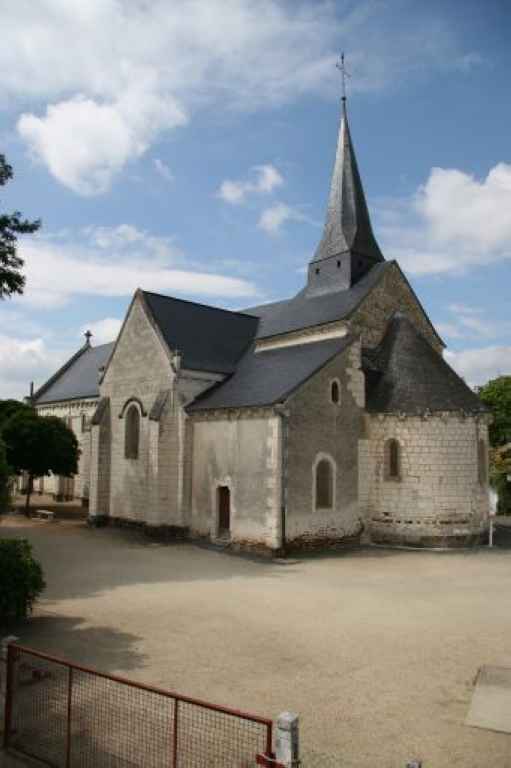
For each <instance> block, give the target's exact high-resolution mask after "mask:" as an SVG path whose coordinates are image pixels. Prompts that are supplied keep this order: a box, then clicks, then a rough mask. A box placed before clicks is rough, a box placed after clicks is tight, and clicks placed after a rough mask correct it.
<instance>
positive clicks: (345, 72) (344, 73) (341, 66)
mask: <svg viewBox="0 0 511 768" xmlns="http://www.w3.org/2000/svg"><path fill="white" fill-rule="evenodd" d="M335 66H336V67H337V69H338V70H339V72H340V73H341V78H342V80H341V82H342V101H343V103H346V78H347V77H351V75H350V73H349V72H348V70H347V69H346V66H345V64H344V51H343V52H342V53H341V58H340V61H338V62H337V63H336V65H335Z"/></svg>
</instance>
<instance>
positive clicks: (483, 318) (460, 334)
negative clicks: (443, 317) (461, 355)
mask: <svg viewBox="0 0 511 768" xmlns="http://www.w3.org/2000/svg"><path fill="white" fill-rule="evenodd" d="M448 312H449V321H448V322H444V323H442V322H440V323H437V326H436V327H437V330H438V332H439V333H440V335H441V336H444V337H445V338H449V339H472V340H473V339H476V340H478V339H498V338H501V337H504V336H506V335H507V334H508V333H510V332H511V323H509V322H502V321H501V320H499V321H494V320H491V319H490V318H488V313H487V311H485V310H483V309H482V308H481V307H473V306H469V305H467V304H449V306H448Z"/></svg>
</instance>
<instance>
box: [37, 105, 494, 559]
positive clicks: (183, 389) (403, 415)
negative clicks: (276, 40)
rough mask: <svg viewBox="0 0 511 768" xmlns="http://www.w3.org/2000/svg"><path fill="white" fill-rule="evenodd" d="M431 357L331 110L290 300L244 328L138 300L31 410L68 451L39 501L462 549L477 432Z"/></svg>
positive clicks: (450, 375)
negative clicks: (323, 188) (317, 217)
mask: <svg viewBox="0 0 511 768" xmlns="http://www.w3.org/2000/svg"><path fill="white" fill-rule="evenodd" d="M443 348H444V344H443V342H442V340H441V338H440V337H439V335H438V333H437V332H436V330H435V328H434V327H433V325H432V323H431V321H430V320H429V318H428V316H427V314H426V312H425V310H424V308H423V307H422V305H421V303H420V301H419V300H418V298H417V296H416V295H415V293H414V290H413V288H412V287H411V285H410V283H409V282H408V280H407V279H406V277H405V275H404V274H403V272H402V271H401V269H400V267H399V265H398V263H397V262H396V261H386V260H385V258H384V256H383V254H382V252H381V250H380V247H379V245H378V243H377V241H376V239H375V236H374V234H373V231H372V228H371V222H370V218H369V213H368V209H367V204H366V200H365V196H364V190H363V187H362V182H361V179H360V175H359V171H358V167H357V162H356V158H355V153H354V149H353V144H352V140H351V136H350V130H349V126H348V119H347V114H346V106H345V101H344V100H343V106H342V115H341V123H340V131H339V138H338V144H337V153H336V157H335V164H334V170H333V175H332V181H331V187H330V196H329V200H328V208H327V213H326V221H325V227H324V231H323V235H322V238H321V241H320V243H319V245H318V247H317V249H316V252H315V253H314V255H313V257H312V259H311V261H310V263H309V266H308V274H307V280H306V284H305V285H304V287H303V289H302V290H301V291H300V292H299V293H297V294H296V295H295V296H293V297H292V298H289V299H285V300H282V301H277V302H273V303H271V304H264V305H262V306H256V307H250V308H247V309H246V310H244V311H242V312H232V311H230V310H223V309H218V308H216V307H211V306H207V305H204V304H199V303H196V302H193V301H185V300H183V299H177V298H173V297H170V296H163V295H160V294H156V293H151V292H148V291H144V290H142V289H139V290H137V291H136V293H135V295H134V296H133V299H132V301H131V304H130V306H129V309H128V311H127V314H126V317H125V319H124V323H123V325H122V328H121V331H120V333H119V336H118V338H117V340H116V341H115V343H112V344H107V345H103V346H99V347H94V346H92V345H91V343H90V338H87V341H86V343H85V345H84V346H83V347H82V348H81V349H80V350H79V351H78V352H77V353H76V355H74V357H72V358H71V360H69V361H68V362H67V363H66V364H65V365H64V367H63V368H62V369H61V370H60V371H58V372H57V373H56V374H55V376H53V377H52V378H51V379H50V380H49V381H48V382H47V383H46V384H45V385H44V386H43V387H42V388H41V389H40V390H39V391H38V392H36V393H35V395H34V400H33V401H34V404H35V406H36V408H37V409H38V410H39V411H40V412H41V413H48V414H49V413H51V414H54V415H60V416H62V417H63V418H65V419H67V420H68V423H69V424H70V425H71V426H72V427H73V429H74V430H75V432H76V433H77V435H78V437H79V440H80V444H81V448H82V455H81V460H80V471H79V474H78V475H77V477H76V478H74V481H69V480H67V481H66V480H65V479H62V478H45V479H44V482H45V483H46V487H45V490H48V489H49V490H50V491H52V492H53V493H55V494H56V495H57V496H59V497H62V496H64V497H65V496H67V497H80V498H83V499H84V500H85V501H86V503H87V504H88V514H89V521H90V523H91V524H94V525H103V524H107V523H119V524H137V525H140V526H143V527H144V529H145V530H146V531H147V533H149V534H152V535H158V536H165V537H179V538H190V539H196V538H202V539H209V540H211V541H212V542H219V543H222V544H224V545H225V546H231V547H233V548H248V549H254V550H265V551H269V552H273V553H280V552H283V551H286V550H292V549H308V548H313V547H328V546H333V545H334V546H337V545H343V544H349V543H351V542H357V541H359V540H362V541H365V542H372V543H375V544H387V545H398V546H410V547H456V546H468V545H471V544H474V543H476V542H478V541H480V540H481V539H482V538H483V537H484V535H485V533H486V530H487V526H488V511H489V510H488V469H487V463H488V423H489V419H490V417H489V414H488V412H487V410H486V407H485V406H484V405H483V404H482V403H481V401H480V400H479V399H478V397H477V396H476V395H475V394H474V393H473V392H472V390H471V389H470V388H469V387H468V386H467V385H466V384H465V383H464V382H463V381H462V379H460V378H459V376H458V375H457V374H456V373H455V372H454V371H453V370H452V369H451V368H450V366H449V365H448V364H447V362H446V361H445V360H444V358H443V356H442V352H443ZM41 482H42V481H41Z"/></svg>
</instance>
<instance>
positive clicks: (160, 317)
mask: <svg viewBox="0 0 511 768" xmlns="http://www.w3.org/2000/svg"><path fill="white" fill-rule="evenodd" d="M141 294H142V296H143V298H144V301H145V303H146V305H147V307H148V309H149V311H150V313H151V315H152V317H153V320H154V322H155V323H156V325H157V326H158V328H159V329H160V331H161V334H162V336H163V338H164V340H165V342H166V344H167V346H168V347H169V349H171V350H179V352H180V353H181V355H182V365H183V367H185V368H192V369H194V370H199V371H211V372H214V373H232V372H233V371H234V369H235V368H236V364H237V362H238V360H239V359H240V357H241V356H242V354H243V353H244V352H245V350H246V349H247V347H248V346H249V344H250V343H251V342H252V340H253V339H254V337H255V335H256V331H257V325H258V322H259V321H258V318H257V317H252V316H250V315H249V314H247V313H243V312H231V311H229V310H227V309H219V308H217V307H210V306H208V305H206V304H196V303H195V302H193V301H185V300H183V299H175V298H173V297H171V296H162V295H161V294H158V293H150V292H148V291H141Z"/></svg>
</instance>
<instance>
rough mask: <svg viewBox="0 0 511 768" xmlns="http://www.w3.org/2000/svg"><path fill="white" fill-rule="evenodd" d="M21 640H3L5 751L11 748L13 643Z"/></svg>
mask: <svg viewBox="0 0 511 768" xmlns="http://www.w3.org/2000/svg"><path fill="white" fill-rule="evenodd" d="M18 639H19V638H17V637H15V636H14V635H9V636H8V637H4V638H3V639H2V644H1V650H0V656H1V658H0V663H1V664H2V666H3V669H2V674H1V691H0V698H1V704H2V706H1V708H0V711H1V715H2V720H3V727H4V743H3V746H4V749H7V747H8V746H9V733H10V731H11V729H12V697H13V688H14V663H15V659H16V655H15V652H14V649H13V648H11V643H15V642H16V641H17V640H18Z"/></svg>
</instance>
